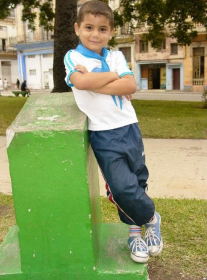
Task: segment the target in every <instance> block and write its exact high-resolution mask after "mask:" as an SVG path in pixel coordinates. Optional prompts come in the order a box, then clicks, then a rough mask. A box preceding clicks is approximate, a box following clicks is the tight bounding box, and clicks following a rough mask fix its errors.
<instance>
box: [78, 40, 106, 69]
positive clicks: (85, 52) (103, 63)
mask: <svg viewBox="0 0 207 280" xmlns="http://www.w3.org/2000/svg"><path fill="white" fill-rule="evenodd" d="M76 51H77V52H79V53H80V54H82V55H84V56H85V57H88V58H95V59H98V60H100V61H101V70H102V72H110V68H109V66H108V64H107V62H106V57H107V55H108V50H107V49H106V48H103V49H102V56H101V55H99V54H97V53H96V52H94V51H91V50H89V49H86V48H85V47H84V46H83V45H82V44H79V45H78V46H77V48H76Z"/></svg>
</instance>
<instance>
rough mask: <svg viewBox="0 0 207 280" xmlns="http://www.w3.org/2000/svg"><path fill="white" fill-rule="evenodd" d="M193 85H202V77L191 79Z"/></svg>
mask: <svg viewBox="0 0 207 280" xmlns="http://www.w3.org/2000/svg"><path fill="white" fill-rule="evenodd" d="M193 85H194V86H203V85H204V79H193Z"/></svg>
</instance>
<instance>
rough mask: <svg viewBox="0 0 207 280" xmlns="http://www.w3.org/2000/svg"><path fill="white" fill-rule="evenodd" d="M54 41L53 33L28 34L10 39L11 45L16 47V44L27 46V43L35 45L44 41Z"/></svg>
mask: <svg viewBox="0 0 207 280" xmlns="http://www.w3.org/2000/svg"><path fill="white" fill-rule="evenodd" d="M53 39H54V34H53V33H51V32H48V33H46V32H45V33H36V32H34V33H32V32H31V33H28V34H24V35H20V36H17V37H10V38H9V45H10V46H14V45H16V44H25V43H34V42H42V41H50V40H53Z"/></svg>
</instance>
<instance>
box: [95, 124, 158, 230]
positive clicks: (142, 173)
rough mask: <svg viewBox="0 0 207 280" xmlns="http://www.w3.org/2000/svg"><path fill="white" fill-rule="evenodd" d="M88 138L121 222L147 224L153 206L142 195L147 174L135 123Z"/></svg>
mask: <svg viewBox="0 0 207 280" xmlns="http://www.w3.org/2000/svg"><path fill="white" fill-rule="evenodd" d="M89 138H90V142H91V146H92V149H93V151H94V154H95V156H96V159H97V161H98V164H99V166H100V168H101V170H102V172H103V175H104V177H105V180H106V182H107V185H108V186H107V192H108V197H109V199H110V200H111V201H112V202H114V203H115V204H116V206H117V208H118V212H119V216H120V219H121V221H122V222H124V223H126V224H129V225H133V224H135V225H138V226H142V225H144V224H146V223H148V222H149V221H150V220H151V218H152V217H153V215H154V211H155V207H154V203H153V201H152V200H151V199H150V198H149V196H148V195H147V194H146V192H145V188H146V187H147V179H148V176H149V173H148V169H147V167H146V165H145V155H144V146H143V141H142V136H141V132H140V129H139V126H138V124H137V123H135V124H131V125H127V126H124V127H121V128H116V129H111V130H105V131H89Z"/></svg>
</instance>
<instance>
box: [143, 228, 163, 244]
mask: <svg viewBox="0 0 207 280" xmlns="http://www.w3.org/2000/svg"><path fill="white" fill-rule="evenodd" d="M155 230H156V229H155V227H148V229H147V230H146V235H145V240H146V243H147V245H148V246H160V243H161V240H160V238H159V237H158V236H157V235H156V234H155Z"/></svg>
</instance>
